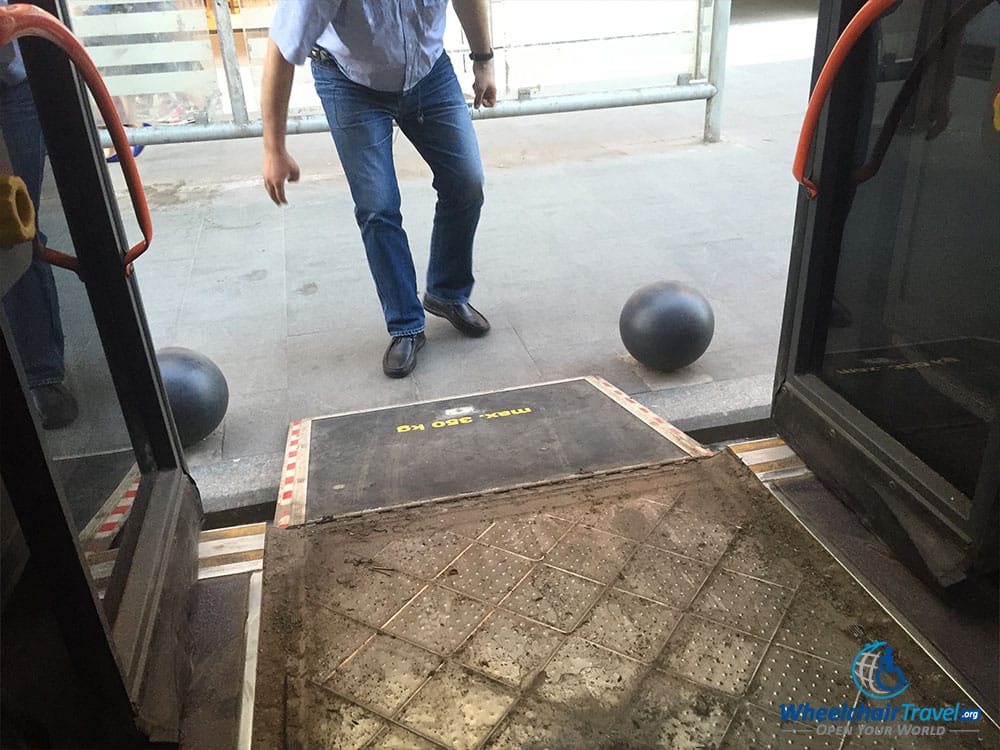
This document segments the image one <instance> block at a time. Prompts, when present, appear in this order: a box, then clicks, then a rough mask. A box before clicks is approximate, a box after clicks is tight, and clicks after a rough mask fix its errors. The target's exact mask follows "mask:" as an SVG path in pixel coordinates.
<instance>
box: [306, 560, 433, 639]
mask: <svg viewBox="0 0 1000 750" xmlns="http://www.w3.org/2000/svg"><path fill="white" fill-rule="evenodd" d="M336 583H337V585H336V586H330V587H328V588H326V589H325V590H323V591H322V593H321V594H319V595H318V596H320V597H321V602H320V603H322V604H325V605H327V606H329V607H331V608H333V609H336V610H337V611H339V612H342V613H344V614H346V615H348V616H349V617H353V618H354V619H356V620H360V621H362V622H364V623H367V624H369V625H371V626H373V627H376V628H379V627H382V625H383V624H384V623H385V621H386V620H388V619H389V618H390V617H392V616H393V615H394V614H395V613H396V612H398V611H399V609H400V607H402V606H403V605H404V604H406V602H408V601H409V600H410V599H412V598H413V597H414V596H415V595H416V594H417V592H419V591H420V590H421V589H422V588H423V587H424V584H423V583H421V582H420V581H418V580H416V579H415V578H410V577H409V576H406V575H403V574H402V573H398V572H396V571H393V570H373V569H371V568H368V567H365V566H363V565H362V566H359V567H357V568H356V569H355V570H354V571H353V572H351V573H345V575H343V576H340V577H338V578H337V579H336Z"/></svg>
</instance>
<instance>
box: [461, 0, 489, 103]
mask: <svg viewBox="0 0 1000 750" xmlns="http://www.w3.org/2000/svg"><path fill="white" fill-rule="evenodd" d="M451 4H452V6H453V7H454V8H455V15H456V16H458V21H459V23H461V24H462V30H463V31H464V32H465V36H466V38H467V39H468V40H469V46H470V47H471V48H472V51H473V52H478V53H485V52H490V51H491V50H492V49H493V44H492V43H491V42H490V12H489V0H452V2H451ZM472 72H473V74H474V75H475V77H476V80H475V82H474V83H473V84H472V90H473V92H474V93H475V95H476V99H475V101H474V102H473V104H472V106H473V107H474V108H476V109H479V106H480V105H484V106H487V107H492V106H493V105H494V104H496V103H497V84H496V76H495V74H494V72H493V61H492V60H487V61H486V62H474V63H473V64H472Z"/></svg>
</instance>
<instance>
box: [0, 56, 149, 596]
mask: <svg viewBox="0 0 1000 750" xmlns="http://www.w3.org/2000/svg"><path fill="white" fill-rule="evenodd" d="M0 136H2V144H0V145H2V149H0V173H2V174H4V175H6V177H5V179H12V175H16V176H17V177H18V178H20V179H21V180H23V183H24V185H25V186H26V188H27V193H28V194H29V196H30V201H31V204H32V206H33V208H34V209H35V221H34V225H35V226H34V227H33V228H34V229H35V230H36V231H35V237H34V239H28V240H26V241H24V242H21V243H18V247H17V248H15V249H14V250H10V249H8V248H3V249H0V258H2V264H3V274H2V278H3V280H4V284H3V304H2V310H3V315H4V317H5V318H6V321H7V325H8V330H10V332H11V336H12V338H13V341H9V342H8V343H9V344H10V345H11V348H12V349H13V350H14V351H15V352H16V356H17V358H18V359H19V360H20V362H21V365H22V367H23V371H24V374H25V380H26V382H25V383H22V386H26V389H27V393H28V395H29V399H28V400H29V403H30V404H31V406H32V408H33V410H34V412H35V414H36V416H37V417H38V423H39V424H40V425H41V427H42V429H41V430H40V437H41V440H42V443H43V446H44V448H45V452H46V455H47V456H48V458H49V461H50V465H51V467H52V470H53V474H54V476H55V478H56V480H57V482H59V484H60V485H61V490H62V495H63V497H64V498H65V500H66V503H67V505H68V510H69V513H70V515H71V519H70V520H71V521H72V523H73V524H74V526H75V528H76V530H77V532H78V533H79V535H80V540H81V544H82V546H83V547H84V549H85V550H88V551H90V552H93V553H98V552H100V553H101V555H100V556H99V557H101V561H102V562H103V567H97V568H94V573H95V578H97V579H100V578H102V577H104V578H106V577H107V576H109V575H110V570H111V566H112V565H113V560H114V552H113V548H114V545H115V542H116V538H117V534H118V532H119V531H120V529H121V528H122V526H123V524H124V521H125V518H126V517H127V515H128V508H129V506H130V503H131V498H132V497H134V495H135V489H136V487H137V486H138V472H137V470H136V469H135V456H134V453H133V451H132V447H131V443H130V440H129V436H128V433H127V431H126V427H125V422H124V418H123V416H122V412H121V408H120V406H119V403H118V398H117V395H116V392H115V390H114V387H113V385H112V381H111V376H110V373H109V370H108V365H107V361H106V359H105V356H104V350H103V347H102V344H101V339H100V337H99V335H98V332H97V328H96V324H95V322H94V318H93V315H92V313H91V307H90V302H89V298H88V294H87V289H86V287H85V285H84V284H83V282H82V281H81V280H80V279H79V278H78V277H77V276H76V275H75V274H74V273H73V272H71V271H67V270H64V269H60V268H53V267H52V266H50V265H49V264H48V263H47V262H45V261H44V260H43V259H42V257H41V251H42V249H43V248H45V247H52V248H55V249H58V250H61V251H63V252H66V253H69V254H74V250H73V246H72V240H71V238H70V236H69V233H68V229H67V225H66V220H65V217H64V215H63V211H62V202H61V200H60V195H59V192H58V190H57V189H56V185H55V184H54V180H53V179H52V176H51V174H50V173H49V170H48V167H47V163H46V152H45V143H44V137H43V135H42V131H41V127H40V124H39V121H38V117H37V113H36V111H35V106H34V101H33V99H32V95H31V89H30V86H29V84H28V82H27V80H26V78H25V73H24V68H23V64H22V63H21V59H20V55H19V53H18V51H17V48H16V45H13V46H8V47H7V49H6V54H5V55H4V56H3V57H0ZM26 226H27V228H29V229H30V228H32V227H31V225H30V223H28V224H27V225H26ZM28 233H29V234H30V231H29V232H28ZM18 257H21V258H23V259H24V263H23V264H18V263H17V262H16V259H17V258H18ZM108 550H112V551H110V552H108ZM100 584H101V580H98V587H99V588H100Z"/></svg>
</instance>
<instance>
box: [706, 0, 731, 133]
mask: <svg viewBox="0 0 1000 750" xmlns="http://www.w3.org/2000/svg"><path fill="white" fill-rule="evenodd" d="M731 10H732V1H731V0H715V2H714V3H713V5H712V37H711V41H710V42H709V45H710V46H709V50H708V82H709V83H710V84H711V85H712V86H713V87H714V88H715V94H713V95H712V96H711V97H709V99H708V101H707V102H706V103H705V135H704V138H705V141H706V142H707V143H718V141H719V139H720V138H721V137H722V93H723V91H724V90H725V84H726V48H727V47H728V45H729V15H730V12H731Z"/></svg>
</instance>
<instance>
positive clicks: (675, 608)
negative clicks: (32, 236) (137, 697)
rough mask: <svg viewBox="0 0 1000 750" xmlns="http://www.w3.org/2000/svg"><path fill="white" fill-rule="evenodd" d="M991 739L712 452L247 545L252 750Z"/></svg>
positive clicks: (825, 558)
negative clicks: (257, 633) (259, 594)
mask: <svg viewBox="0 0 1000 750" xmlns="http://www.w3.org/2000/svg"><path fill="white" fill-rule="evenodd" d="M893 693H895V694H894V695H893ZM977 716H978V719H977V718H976V717H977ZM998 742H1000V737H998V734H997V731H996V728H995V727H994V726H993V725H992V724H991V723H989V721H988V720H987V719H986V718H984V717H983V716H982V715H981V712H978V711H977V709H976V707H975V706H974V705H973V704H972V703H971V702H970V701H969V699H968V698H966V697H965V695H964V694H962V692H961V691H960V690H959V688H958V687H957V686H956V685H955V684H954V683H953V682H952V681H951V680H950V679H949V678H948V677H947V676H946V675H945V674H944V673H943V672H942V671H941V670H940V669H939V668H938V667H937V666H936V665H935V664H934V663H933V662H932V661H931V660H930V659H929V658H927V657H926V655H925V654H924V653H923V652H922V651H921V650H920V649H919V647H918V646H917V645H916V644H915V643H914V642H913V641H912V640H911V639H910V637H909V636H908V635H907V634H906V633H905V632H904V631H903V630H902V629H901V628H900V627H899V626H898V625H897V624H896V623H895V622H894V621H893V620H892V619H891V618H890V617H889V616H888V615H887V614H886V613H885V612H884V611H883V610H882V609H881V608H880V607H879V606H878V605H877V604H876V603H875V602H874V601H873V600H872V599H871V598H870V597H868V595H867V594H866V593H865V592H864V591H863V590H862V589H861V588H860V587H859V586H858V585H857V584H856V583H855V582H854V580H853V579H852V578H851V577H850V576H849V575H848V574H847V573H846V572H845V571H844V570H843V569H842V568H841V567H840V565H839V564H838V563H837V562H836V561H835V560H834V559H833V558H832V557H831V556H830V555H829V554H828V553H827V552H826V551H825V550H824V549H823V548H822V547H821V546H819V545H818V544H817V543H816V542H815V541H814V540H813V539H812V537H810V536H809V534H808V533H807V532H806V531H805V530H804V529H803V528H802V527H801V526H800V525H799V524H798V522H797V521H796V520H795V519H794V518H793V517H792V516H791V515H790V514H789V513H788V512H787V511H786V510H785V509H784V508H783V507H782V506H781V505H780V504H779V503H778V502H777V501H776V500H775V499H774V498H773V497H772V496H771V495H769V494H768V493H767V491H766V490H765V489H764V488H763V487H762V486H761V485H760V483H759V481H758V480H757V479H756V478H755V477H754V476H753V475H752V474H751V473H750V472H749V470H748V469H747V468H746V467H745V466H743V464H742V463H741V462H740V461H739V460H738V459H737V458H736V457H735V456H733V455H732V454H731V453H728V452H724V453H721V454H718V455H716V456H713V457H711V458H700V459H692V460H688V461H685V462H682V463H671V464H669V465H658V466H650V467H647V468H642V469H633V470H628V471H622V472H618V473H609V474H606V475H602V476H588V477H582V478H578V479H570V480H565V481H561V482H556V483H553V484H550V485H545V486H539V487H533V488H530V489H518V490H513V491H509V492H500V493H496V494H493V495H491V496H489V497H488V498H483V497H472V498H463V499H461V500H456V501H453V502H441V503H434V504H430V505H426V506H423V507H418V508H400V509H396V510H390V511H385V512H380V513H375V514H371V515H367V516H361V517H353V518H346V519H341V520H334V521H329V522H325V523H317V524H307V525H305V526H300V527H296V528H290V529H278V528H274V527H272V528H270V529H269V530H268V536H267V546H266V551H265V563H264V590H263V609H262V618H261V642H260V650H259V653H258V671H257V692H256V703H255V709H254V727H253V747H255V748H261V750H274V748H296V749H297V748H303V749H308V750H318V749H320V748H337V749H341V748H371V749H372V750H375V749H379V750H387V749H389V748H406V749H407V750H409V749H420V748H449V749H454V750H473V749H476V748H489V749H491V750H501V749H502V750H543V749H545V750H582V749H594V750H611V749H612V748H614V749H619V750H623V749H626V748H628V749H634V750H646V749H651V748H714V747H725V748H740V749H742V748H769V747H782V748H789V747H791V748H797V747H819V748H841V747H846V748H859V747H887V748H888V747H891V748H966V747H970V748H971V747H997V746H998Z"/></svg>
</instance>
